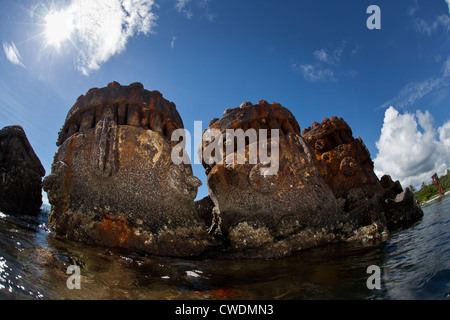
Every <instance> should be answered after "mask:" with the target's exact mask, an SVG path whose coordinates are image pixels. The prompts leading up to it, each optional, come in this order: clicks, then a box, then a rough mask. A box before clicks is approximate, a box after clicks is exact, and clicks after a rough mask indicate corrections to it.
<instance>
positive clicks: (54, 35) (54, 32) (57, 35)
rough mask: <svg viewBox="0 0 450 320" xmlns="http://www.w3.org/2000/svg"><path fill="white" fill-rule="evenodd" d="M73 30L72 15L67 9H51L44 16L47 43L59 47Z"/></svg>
mask: <svg viewBox="0 0 450 320" xmlns="http://www.w3.org/2000/svg"><path fill="white" fill-rule="evenodd" d="M73 30H74V22H73V15H72V14H71V13H70V12H69V11H64V10H63V11H53V12H50V13H49V14H47V16H46V17H45V37H46V40H47V45H52V46H54V47H57V48H59V47H60V46H61V43H62V42H63V41H65V40H67V39H69V38H70V36H71V34H72V32H73Z"/></svg>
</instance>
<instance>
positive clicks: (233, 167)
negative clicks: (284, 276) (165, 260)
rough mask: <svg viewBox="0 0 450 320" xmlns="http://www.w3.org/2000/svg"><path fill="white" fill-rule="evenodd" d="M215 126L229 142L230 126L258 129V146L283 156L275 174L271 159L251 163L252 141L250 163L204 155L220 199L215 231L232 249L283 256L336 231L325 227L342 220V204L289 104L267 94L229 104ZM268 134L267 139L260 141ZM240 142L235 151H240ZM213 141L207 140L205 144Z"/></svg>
mask: <svg viewBox="0 0 450 320" xmlns="http://www.w3.org/2000/svg"><path fill="white" fill-rule="evenodd" d="M210 128H211V129H217V130H218V131H220V132H221V133H222V136H221V137H220V138H219V139H222V138H223V139H224V141H225V142H224V144H225V145H227V143H229V141H227V137H226V130H227V129H233V130H236V129H243V131H244V132H246V131H247V130H249V129H255V130H256V131H257V132H258V142H257V143H254V144H257V146H253V147H255V148H258V147H260V146H263V148H264V146H267V148H268V149H270V150H268V151H269V153H271V152H273V150H272V148H274V147H276V148H278V150H279V154H278V158H277V159H273V160H274V161H278V170H277V171H276V173H275V174H272V175H270V174H265V172H264V168H266V167H267V165H265V164H262V163H261V161H260V159H258V162H257V163H253V164H251V163H250V161H249V158H250V149H251V147H252V144H251V143H250V141H248V142H247V141H246V143H245V147H244V148H245V159H246V162H245V163H244V164H239V163H236V162H235V163H233V164H227V163H226V162H224V163H214V164H207V163H206V162H205V161H203V164H204V167H205V170H206V173H207V176H208V180H207V182H208V187H209V190H210V197H211V199H212V201H213V202H214V205H215V207H214V210H213V214H214V221H213V224H212V227H211V232H212V233H213V234H216V236H217V235H219V238H220V237H221V238H222V239H226V240H225V241H229V243H230V250H231V251H234V252H245V254H243V255H245V256H254V257H273V256H283V255H287V254H290V253H292V252H294V251H297V250H300V249H301V248H307V247H310V246H314V245H318V244H320V243H326V242H328V241H329V240H330V238H331V237H333V236H332V235H331V234H329V233H327V232H322V231H321V230H320V228H321V226H324V225H331V224H332V223H333V222H335V221H336V218H337V214H336V213H337V212H340V204H339V203H338V202H337V200H336V198H335V196H334V195H333V193H332V192H331V189H330V188H329V187H328V185H327V184H326V182H325V180H324V179H323V177H322V175H321V173H320V171H319V170H318V167H317V162H316V159H315V157H314V154H313V153H312V152H311V150H310V148H309V146H308V145H307V143H306V142H305V141H304V139H303V138H302V137H301V136H300V127H299V125H298V123H297V121H296V119H295V117H294V116H293V115H292V113H291V112H289V110H288V109H286V108H284V107H282V106H281V105H280V104H278V103H274V104H268V103H267V102H266V101H263V100H261V101H259V103H258V104H255V105H253V104H251V103H249V102H246V103H243V104H242V105H241V106H240V107H238V108H235V109H227V110H226V111H225V112H224V116H223V118H222V119H213V120H212V121H211V122H210ZM259 129H267V130H268V132H267V133H269V134H268V136H265V135H261V134H260V133H259V132H260V131H259ZM272 129H275V130H278V139H277V140H278V141H277V142H276V144H275V145H273V144H272V140H273V139H274V137H273V136H270V133H271V130H272ZM263 139H266V143H262V144H260V142H261V140H263ZM237 145H238V144H237V143H236V144H235V150H234V151H235V153H237V152H239V150H238V147H237ZM207 147H208V142H207V141H205V140H204V141H203V146H202V149H203V150H205V149H206V148H207ZM260 151H261V150H258V154H259V152H260ZM264 151H266V150H264ZM231 156H232V157H234V154H233V155H231ZM261 169H263V170H261ZM319 226H320V228H319ZM316 231H318V232H316ZM319 233H322V234H321V235H319ZM314 234H315V235H316V236H314ZM311 236H312V237H313V238H311Z"/></svg>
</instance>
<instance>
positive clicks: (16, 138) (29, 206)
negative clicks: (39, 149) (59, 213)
mask: <svg viewBox="0 0 450 320" xmlns="http://www.w3.org/2000/svg"><path fill="white" fill-rule="evenodd" d="M43 176H45V170H44V167H43V166H42V164H41V162H40V161H39V159H38V157H37V156H36V154H35V153H34V151H33V148H32V147H31V145H30V143H29V141H28V139H27V137H26V135H25V132H24V130H23V128H22V127H21V126H9V127H5V128H3V129H2V130H0V211H2V212H4V213H7V214H13V215H37V214H38V213H39V212H40V207H41V205H42V177H43Z"/></svg>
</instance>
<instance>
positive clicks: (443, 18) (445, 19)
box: [414, 14, 450, 36]
mask: <svg viewBox="0 0 450 320" xmlns="http://www.w3.org/2000/svg"><path fill="white" fill-rule="evenodd" d="M414 26H415V28H416V30H417V31H419V32H421V33H425V34H427V35H428V36H431V35H432V34H433V33H434V32H436V31H437V30H438V28H440V27H441V28H443V29H444V30H445V31H447V32H448V31H450V16H449V15H447V14H443V15H440V16H439V17H437V18H436V20H434V21H433V22H430V23H429V22H427V21H425V20H424V19H422V18H416V19H415V20H414Z"/></svg>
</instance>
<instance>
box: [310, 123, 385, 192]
mask: <svg viewBox="0 0 450 320" xmlns="http://www.w3.org/2000/svg"><path fill="white" fill-rule="evenodd" d="M302 134H303V137H304V138H305V140H306V141H307V142H308V144H309V145H310V147H311V149H313V150H314V154H315V157H316V158H317V162H318V164H319V169H320V172H321V173H322V175H323V177H324V178H325V180H326V181H327V183H328V185H329V186H330V188H331V190H333V193H334V195H335V196H336V197H337V198H342V197H344V198H345V197H347V196H348V194H349V192H350V191H351V190H352V189H354V188H356V187H361V188H363V189H364V192H366V193H368V194H370V195H373V194H374V193H377V192H380V191H381V186H380V183H379V181H378V178H377V176H376V175H375V173H374V171H373V162H372V160H371V158H370V153H369V151H368V150H367V148H366V146H365V145H364V142H363V141H362V139H361V138H359V137H358V138H356V139H354V138H353V134H352V130H351V129H350V127H349V126H348V124H347V123H346V122H345V121H344V120H343V119H342V118H338V117H332V118H331V119H328V118H324V119H323V120H322V123H317V122H315V123H313V125H312V127H309V128H307V129H304V130H303V132H302Z"/></svg>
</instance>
